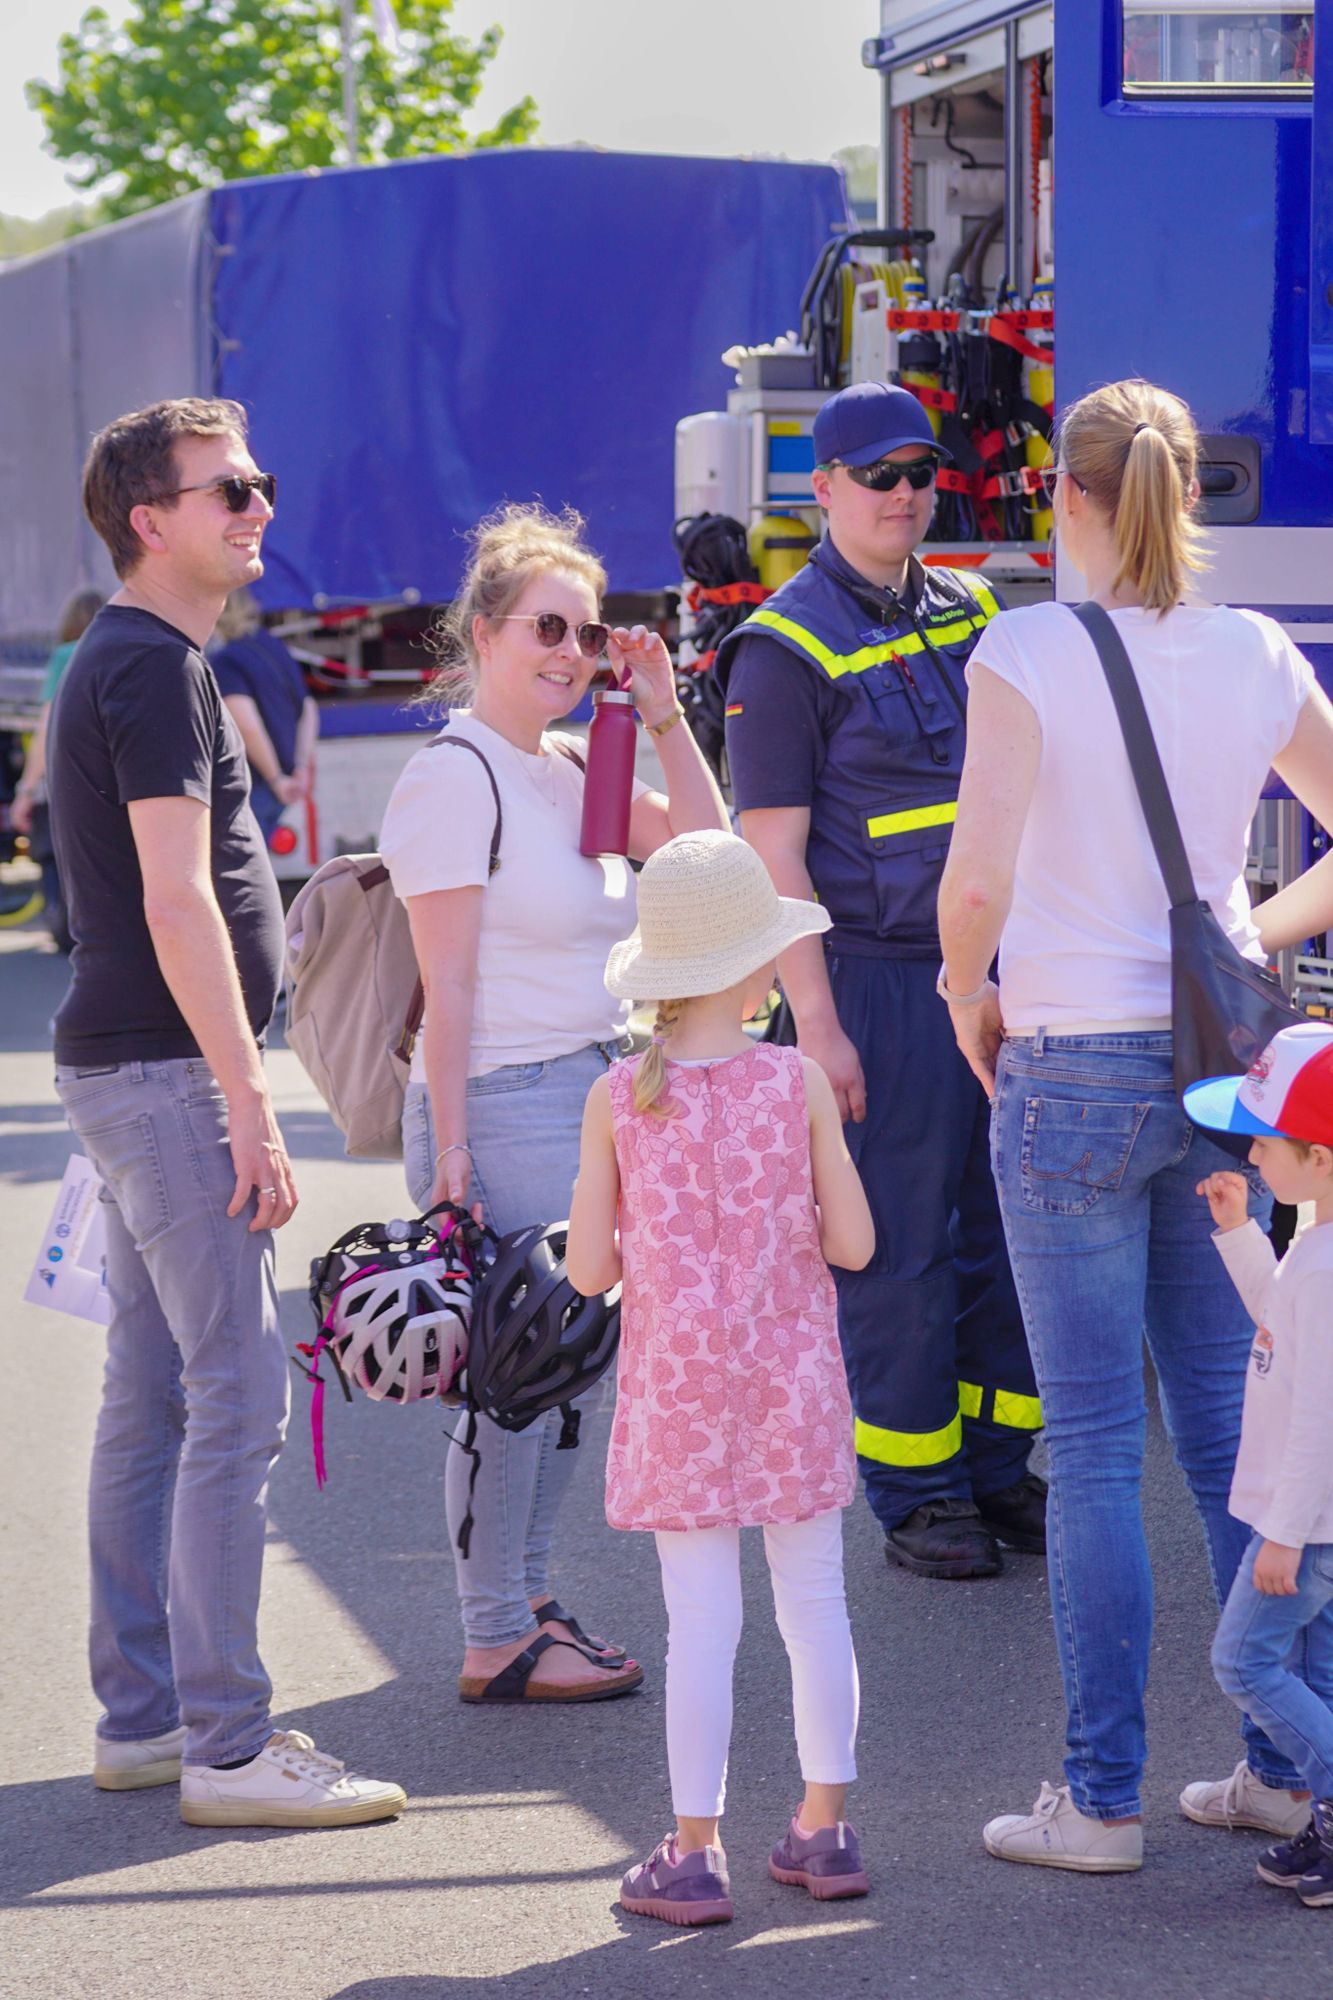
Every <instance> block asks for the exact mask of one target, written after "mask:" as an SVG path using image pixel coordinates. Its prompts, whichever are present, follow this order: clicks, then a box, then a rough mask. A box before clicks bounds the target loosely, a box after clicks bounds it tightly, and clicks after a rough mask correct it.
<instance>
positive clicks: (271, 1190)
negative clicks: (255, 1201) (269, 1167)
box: [259, 1188, 278, 1198]
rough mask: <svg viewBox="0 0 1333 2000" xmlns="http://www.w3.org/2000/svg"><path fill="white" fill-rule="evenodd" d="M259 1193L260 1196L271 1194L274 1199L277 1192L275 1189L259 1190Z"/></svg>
mask: <svg viewBox="0 0 1333 2000" xmlns="http://www.w3.org/2000/svg"><path fill="white" fill-rule="evenodd" d="M259 1192H260V1193H261V1194H271V1195H273V1196H274V1197H275V1198H276V1196H277V1192H278V1190H277V1189H276V1188H260V1190H259Z"/></svg>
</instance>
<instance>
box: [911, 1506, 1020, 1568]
mask: <svg viewBox="0 0 1333 2000" xmlns="http://www.w3.org/2000/svg"><path fill="white" fill-rule="evenodd" d="M884 1553H885V1555H886V1556H887V1557H888V1559H889V1561H890V1562H891V1563H897V1564H898V1566H899V1568H901V1569H910V1570H911V1571H912V1573H913V1575H914V1576H940V1577H968V1576H998V1575H999V1574H1000V1571H1001V1570H1002V1569H1003V1567H1004V1564H1003V1562H1002V1561H1001V1559H1000V1551H999V1549H998V1547H997V1546H996V1542H995V1537H994V1536H993V1535H992V1533H991V1532H990V1530H989V1529H988V1528H986V1527H983V1525H982V1522H981V1516H980V1515H979V1514H978V1512H977V1509H976V1508H975V1507H974V1506H973V1504H972V1502H971V1501H970V1500H926V1501H924V1502H923V1503H922V1505H921V1506H920V1507H917V1508H915V1509H914V1510H913V1511H912V1513H910V1514H909V1515H908V1517H907V1519H906V1520H905V1521H900V1522H899V1523H898V1525H897V1527H896V1528H890V1529H889V1531H888V1533H887V1534H886V1535H885V1537H884Z"/></svg>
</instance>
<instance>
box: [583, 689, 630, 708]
mask: <svg viewBox="0 0 1333 2000" xmlns="http://www.w3.org/2000/svg"><path fill="white" fill-rule="evenodd" d="M592 700H593V707H594V708H600V707H601V706H602V705H603V703H604V702H614V704H615V705H616V707H617V708H633V706H634V696H633V695H632V694H631V693H630V691H629V689H628V688H596V689H594V691H593V697H592Z"/></svg>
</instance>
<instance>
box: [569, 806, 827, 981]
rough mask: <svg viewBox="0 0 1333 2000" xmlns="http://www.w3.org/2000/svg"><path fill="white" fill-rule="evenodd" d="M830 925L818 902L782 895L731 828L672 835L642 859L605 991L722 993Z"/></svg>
mask: <svg viewBox="0 0 1333 2000" xmlns="http://www.w3.org/2000/svg"><path fill="white" fill-rule="evenodd" d="M829 922H830V918H829V913H828V911H827V910H826V909H824V908H822V906H821V905H820V904H818V903H805V902H801V901H800V900H798V898H796V897H794V896H779V894H778V892H777V890H776V889H775V888H774V887H773V884H772V882H771V881H770V879H769V873H768V870H767V868H765V866H764V864H763V862H762V861H761V860H760V859H759V856H758V855H757V854H756V853H755V851H754V849H753V848H752V847H747V846H746V844H745V842H744V841H743V840H738V839H737V838H736V836H735V834H734V833H719V832H716V831H710V832H703V833H678V834H677V835H676V838H675V839H674V840H669V841H668V842H667V844H666V846H665V847H659V848H658V850H657V852H656V854H654V855H652V856H651V857H650V858H649V860H648V861H647V862H646V863H645V864H644V868H643V872H642V874H641V875H640V876H639V927H638V929H637V930H636V931H635V932H634V935H633V936H632V937H627V938H623V939H622V940H621V942H620V943H619V944H617V945H613V946H612V948H611V956H610V958H609V959H608V960H607V963H606V984H607V990H608V991H609V992H611V993H613V994H614V995H615V996H616V998H617V999H618V1000H693V999H696V998H697V997H698V996H699V995H700V994H701V993H722V992H724V991H725V990H726V988H727V987H728V986H736V985H738V984H739V983H740V981H741V980H742V979H745V978H747V977H748V975H749V974H750V973H752V972H757V971H758V970H759V968H760V966H761V965H767V964H768V963H769V961H770V959H774V958H777V957H778V955H779V953H781V952H784V951H785V950H786V949H787V946H788V945H789V944H794V943H795V942H796V939H797V938H802V937H809V936H811V935H812V934H813V933H814V932H816V931H826V930H827V929H828V927H829Z"/></svg>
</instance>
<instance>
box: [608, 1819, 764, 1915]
mask: <svg viewBox="0 0 1333 2000" xmlns="http://www.w3.org/2000/svg"><path fill="white" fill-rule="evenodd" d="M620 1907H621V1909H622V1910H629V1911H630V1912H631V1913H632V1914H633V1915H634V1916H636V1917H660V1918H661V1919H662V1921H663V1923H667V1924H727V1923H730V1922H731V1919H732V1918H733V1917H734V1916H735V1914H736V1912H735V1910H734V1909H733V1908H732V1904H731V1880H730V1877H729V1876H728V1874H727V1860H726V1856H725V1855H724V1854H723V1852H722V1849H721V1848H720V1847H699V1848H696V1849H695V1851H694V1853H693V1854H680V1855H678V1854H677V1852H676V1836H675V1834H674V1833H669V1834H668V1835H667V1836H666V1839H665V1840H659V1841H658V1843H657V1845H656V1847H655V1848H654V1849H653V1851H652V1853H651V1854H650V1855H649V1856H648V1859H647V1860H646V1861H641V1862H640V1863H639V1865H638V1867H637V1868H631V1869H630V1871H629V1874H628V1875H627V1876H626V1877H625V1879H624V1881H623V1882H622V1883H621V1885H620Z"/></svg>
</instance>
